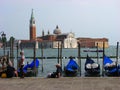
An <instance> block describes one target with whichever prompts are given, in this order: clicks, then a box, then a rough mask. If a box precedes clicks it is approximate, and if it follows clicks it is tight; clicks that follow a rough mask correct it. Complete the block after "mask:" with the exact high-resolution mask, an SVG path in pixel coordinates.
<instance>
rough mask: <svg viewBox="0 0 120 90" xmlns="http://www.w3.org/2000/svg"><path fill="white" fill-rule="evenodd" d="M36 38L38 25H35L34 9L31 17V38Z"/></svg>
mask: <svg viewBox="0 0 120 90" xmlns="http://www.w3.org/2000/svg"><path fill="white" fill-rule="evenodd" d="M35 39H36V25H35V18H34V15H33V9H32V12H31V17H30V40H35Z"/></svg>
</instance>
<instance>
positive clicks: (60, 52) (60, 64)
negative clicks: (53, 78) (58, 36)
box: [60, 41, 62, 67]
mask: <svg viewBox="0 0 120 90" xmlns="http://www.w3.org/2000/svg"><path fill="white" fill-rule="evenodd" d="M60 65H61V67H62V41H61V48H60Z"/></svg>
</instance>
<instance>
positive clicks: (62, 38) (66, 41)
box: [19, 9, 108, 48]
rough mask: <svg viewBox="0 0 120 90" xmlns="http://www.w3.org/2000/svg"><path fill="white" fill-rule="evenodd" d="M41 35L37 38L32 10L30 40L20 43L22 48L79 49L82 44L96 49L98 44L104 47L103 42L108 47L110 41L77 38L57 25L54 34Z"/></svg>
mask: <svg viewBox="0 0 120 90" xmlns="http://www.w3.org/2000/svg"><path fill="white" fill-rule="evenodd" d="M41 33H42V35H41V36H36V24H35V17H34V13H33V9H32V12H31V17H30V24H29V40H20V41H19V42H20V45H21V47H22V48H33V46H35V47H36V48H41V46H42V47H43V48H58V47H59V48H61V47H62V48H77V47H78V43H80V44H81V46H82V47H88V48H89V47H92V48H94V47H96V43H98V45H99V47H103V46H102V44H101V43H102V42H105V46H106V47H108V39H106V38H99V39H92V38H75V34H74V33H73V32H69V33H62V30H61V29H60V28H59V26H58V25H56V28H55V29H54V30H53V33H52V34H50V31H49V30H48V32H47V34H46V35H45V34H44V31H41ZM86 42H87V43H86Z"/></svg>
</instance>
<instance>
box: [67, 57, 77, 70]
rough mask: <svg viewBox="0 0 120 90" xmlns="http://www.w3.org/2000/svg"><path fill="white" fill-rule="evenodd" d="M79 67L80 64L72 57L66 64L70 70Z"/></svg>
mask: <svg viewBox="0 0 120 90" xmlns="http://www.w3.org/2000/svg"><path fill="white" fill-rule="evenodd" d="M78 68H79V66H78V64H77V63H76V61H74V60H73V59H70V61H69V62H68V64H67V66H66V69H67V70H69V71H74V70H77V69H78Z"/></svg>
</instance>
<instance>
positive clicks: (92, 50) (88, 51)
mask: <svg viewBox="0 0 120 90" xmlns="http://www.w3.org/2000/svg"><path fill="white" fill-rule="evenodd" d="M83 51H84V52H103V50H90V49H88V50H83Z"/></svg>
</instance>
